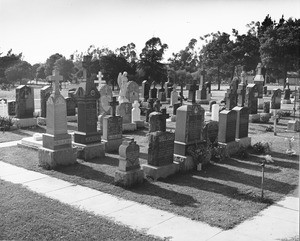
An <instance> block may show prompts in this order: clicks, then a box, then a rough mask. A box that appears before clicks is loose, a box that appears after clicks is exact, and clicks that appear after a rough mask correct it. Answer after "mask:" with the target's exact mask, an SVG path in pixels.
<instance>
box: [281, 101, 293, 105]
mask: <svg viewBox="0 0 300 241" xmlns="http://www.w3.org/2000/svg"><path fill="white" fill-rule="evenodd" d="M291 103H292V101H291V100H282V101H281V104H291Z"/></svg>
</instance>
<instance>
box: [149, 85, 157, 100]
mask: <svg viewBox="0 0 300 241" xmlns="http://www.w3.org/2000/svg"><path fill="white" fill-rule="evenodd" d="M150 98H151V99H157V89H156V87H155V86H154V87H153V88H152V89H151V90H150Z"/></svg>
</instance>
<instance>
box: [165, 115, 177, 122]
mask: <svg viewBox="0 0 300 241" xmlns="http://www.w3.org/2000/svg"><path fill="white" fill-rule="evenodd" d="M166 122H169V123H170V122H176V115H171V117H170V118H168V119H167V120H166Z"/></svg>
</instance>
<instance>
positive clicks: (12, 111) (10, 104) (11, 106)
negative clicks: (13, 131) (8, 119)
mask: <svg viewBox="0 0 300 241" xmlns="http://www.w3.org/2000/svg"><path fill="white" fill-rule="evenodd" d="M7 112H8V115H9V116H15V115H16V101H14V100H9V101H7Z"/></svg>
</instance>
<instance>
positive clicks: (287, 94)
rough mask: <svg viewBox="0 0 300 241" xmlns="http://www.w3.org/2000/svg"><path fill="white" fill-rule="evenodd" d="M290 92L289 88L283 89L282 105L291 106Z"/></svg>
mask: <svg viewBox="0 0 300 241" xmlns="http://www.w3.org/2000/svg"><path fill="white" fill-rule="evenodd" d="M290 98H291V90H290V89H289V88H287V87H286V88H285V89H284V93H283V100H282V104H291V103H292V102H291V99H290Z"/></svg>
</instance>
